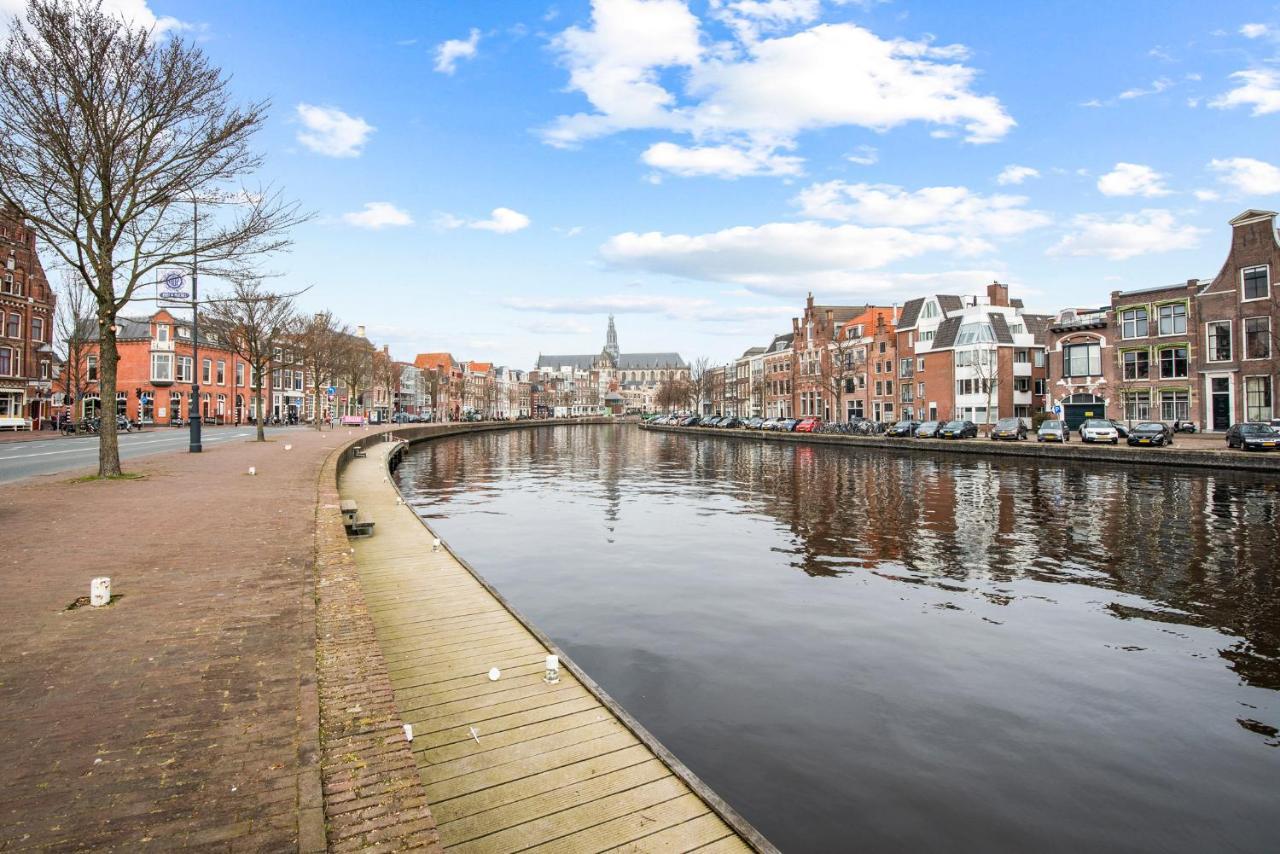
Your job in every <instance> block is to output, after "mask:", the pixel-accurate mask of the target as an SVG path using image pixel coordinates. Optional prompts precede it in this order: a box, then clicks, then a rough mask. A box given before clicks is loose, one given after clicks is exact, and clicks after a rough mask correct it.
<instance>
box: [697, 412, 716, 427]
mask: <svg viewBox="0 0 1280 854" xmlns="http://www.w3.org/2000/svg"><path fill="white" fill-rule="evenodd" d="M698 426H699V427H719V426H720V416H719V415H711V416H709V417H707V418H704V419H702V423H701V424H699V425H698Z"/></svg>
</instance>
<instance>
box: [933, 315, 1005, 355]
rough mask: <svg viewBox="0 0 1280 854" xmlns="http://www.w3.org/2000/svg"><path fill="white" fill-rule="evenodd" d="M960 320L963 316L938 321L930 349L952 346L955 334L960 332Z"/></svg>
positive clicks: (954, 342) (954, 343) (954, 341)
mask: <svg viewBox="0 0 1280 854" xmlns="http://www.w3.org/2000/svg"><path fill="white" fill-rule="evenodd" d="M962 320H963V318H959V317H948V318H947V319H946V320H944V321H942V322H941V323H939V324H938V331H937V332H935V333H934V335H933V347H932V349H934V350H942V349H944V348H946V347H954V346H955V345H956V335H958V334H959V332H960V323H961V321H962ZM1006 331H1007V330H1006Z"/></svg>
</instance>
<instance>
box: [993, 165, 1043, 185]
mask: <svg viewBox="0 0 1280 854" xmlns="http://www.w3.org/2000/svg"><path fill="white" fill-rule="evenodd" d="M1039 177H1040V170H1039V169H1032V168H1031V167H1030V166H1019V165H1017V164H1016V163H1011V164H1009V165H1008V166H1006V167H1004V169H1002V170H1000V174H999V175H997V176H996V183H997V184H1000V185H1002V186H1003V185H1007V184H1021V183H1022V182H1023V181H1025V180H1027V179H1028V178H1039Z"/></svg>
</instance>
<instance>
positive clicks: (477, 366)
mask: <svg viewBox="0 0 1280 854" xmlns="http://www.w3.org/2000/svg"><path fill="white" fill-rule="evenodd" d="M467 370H468V371H471V373H473V374H487V373H489V371H492V370H493V362H467Z"/></svg>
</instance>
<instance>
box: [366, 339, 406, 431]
mask: <svg viewBox="0 0 1280 854" xmlns="http://www.w3.org/2000/svg"><path fill="white" fill-rule="evenodd" d="M369 384H370V387H371V389H372V391H373V395H374V400H378V399H379V395H380V393H381V392H382V391H385V392H386V394H387V412H388V417H390V413H391V412H392V411H394V409H395V400H396V391H397V390H398V389H399V388H400V366H399V365H397V364H396V362H395V360H394V359H392V358H391V354H390V353H388V352H387V351H386V350H385V349H383V350H374V351H373V355H372V357H371V358H370V361H369Z"/></svg>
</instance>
